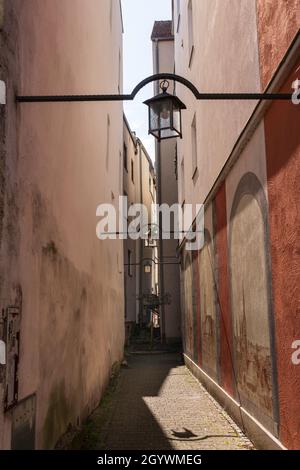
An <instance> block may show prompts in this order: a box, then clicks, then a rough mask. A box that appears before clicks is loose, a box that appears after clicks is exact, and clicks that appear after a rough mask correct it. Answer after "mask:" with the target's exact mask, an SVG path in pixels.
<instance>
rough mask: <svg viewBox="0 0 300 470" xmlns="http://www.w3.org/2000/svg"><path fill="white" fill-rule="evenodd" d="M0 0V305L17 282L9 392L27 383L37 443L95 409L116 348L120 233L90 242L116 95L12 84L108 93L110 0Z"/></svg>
mask: <svg viewBox="0 0 300 470" xmlns="http://www.w3.org/2000/svg"><path fill="white" fill-rule="evenodd" d="M6 6H7V9H8V15H7V17H6V18H7V22H5V25H4V28H5V29H6V33H7V37H8V41H10V42H11V44H13V50H14V55H13V56H12V55H10V52H9V48H8V47H7V49H3V51H2V54H3V55H4V57H5V60H6V61H7V64H8V73H7V75H8V110H9V112H7V116H6V119H7V127H6V165H7V168H6V181H5V188H6V205H5V214H4V230H3V240H2V245H1V286H0V287H1V298H2V299H5V300H4V305H2V306H3V307H5V306H6V305H7V303H12V302H13V301H14V299H13V292H14V286H15V285H17V286H19V287H20V289H21V290H22V294H23V304H22V324H21V354H20V370H19V399H22V398H24V397H26V396H28V395H30V394H32V393H36V396H37V419H36V446H37V447H38V448H51V447H53V445H54V444H55V442H56V440H57V439H58V438H59V436H60V434H62V433H63V432H64V431H65V430H66V428H67V426H68V424H69V423H70V424H72V425H74V424H76V423H77V422H80V421H81V420H82V419H84V418H85V417H86V416H87V414H88V413H89V412H91V411H92V409H93V408H95V406H96V405H97V403H98V402H99V400H100V397H101V395H102V393H103V390H104V388H105V386H106V384H107V382H108V379H109V374H110V369H111V367H112V365H113V364H114V363H115V362H116V361H119V360H121V359H122V355H123V342H124V321H123V249H122V242H121V241H102V242H101V241H99V240H98V239H97V238H96V223H97V219H96V215H95V214H96V208H97V206H98V204H100V203H101V202H105V203H108V202H112V203H114V204H117V203H118V195H119V193H120V190H121V187H120V186H121V185H120V181H121V180H122V179H121V177H120V155H121V154H122V147H123V142H122V105H121V104H117V103H114V104H111V103H73V104H63V103H61V104H59V103H53V104H23V105H17V108H16V105H15V103H14V93H15V92H17V93H18V94H64V93H66V94H76V93H80V94H82V93H117V90H118V79H117V77H118V76H119V70H118V69H119V52H122V34H121V31H122V25H121V16H120V5H119V1H118V0H113V2H112V11H111V10H110V2H109V1H108V0H105V1H103V0H101V1H100V0H89V2H84V1H82V0H73V1H72V5H70V2H69V1H68V0H43V2H41V1H40V0H27V1H26V2H23V1H21V0H14V1H10V2H6ZM110 17H111V18H112V20H111V22H110ZM6 46H7V44H6ZM111 77H116V78H115V80H112V78H111ZM108 123H110V124H109V126H108ZM4 273H5V276H4ZM3 419H4V418H3V416H2V410H1V411H0V426H1V427H2V429H4V432H3V433H2V434H1V438H0V439H1V441H0V447H1V448H9V446H10V427H11V414H10V413H7V414H6V415H5V419H4V421H3Z"/></svg>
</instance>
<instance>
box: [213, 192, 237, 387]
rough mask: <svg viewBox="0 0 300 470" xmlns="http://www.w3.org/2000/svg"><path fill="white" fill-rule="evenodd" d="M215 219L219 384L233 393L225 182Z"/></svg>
mask: <svg viewBox="0 0 300 470" xmlns="http://www.w3.org/2000/svg"><path fill="white" fill-rule="evenodd" d="M215 221H216V234H215V240H216V253H217V260H216V262H217V270H218V297H219V298H218V300H219V306H220V314H221V325H220V327H221V328H220V329H221V345H220V354H221V357H220V363H221V364H220V365H221V385H222V386H223V387H224V388H225V390H226V391H227V392H228V393H229V394H231V395H233V381H232V378H233V365H232V364H233V363H232V351H231V345H232V328H231V313H230V299H229V291H230V289H229V276H228V241H227V210H226V187H225V183H223V184H222V186H221V187H220V189H219V191H218V193H217V195H216V198H215Z"/></svg>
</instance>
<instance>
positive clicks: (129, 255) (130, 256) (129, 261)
mask: <svg viewBox="0 0 300 470" xmlns="http://www.w3.org/2000/svg"><path fill="white" fill-rule="evenodd" d="M128 276H130V277H132V253H131V250H128Z"/></svg>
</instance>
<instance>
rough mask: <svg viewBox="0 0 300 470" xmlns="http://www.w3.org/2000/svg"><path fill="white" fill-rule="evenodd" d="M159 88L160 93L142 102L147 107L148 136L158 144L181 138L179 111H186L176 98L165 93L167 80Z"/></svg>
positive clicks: (167, 84) (167, 86)
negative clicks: (150, 135)
mask: <svg viewBox="0 0 300 470" xmlns="http://www.w3.org/2000/svg"><path fill="white" fill-rule="evenodd" d="M160 88H161V89H162V93H160V94H159V95H157V96H154V98H151V99H149V100H147V101H145V102H144V104H146V105H147V106H149V134H152V135H153V136H154V137H155V138H156V139H157V140H158V141H159V142H160V141H161V140H165V139H172V138H174V137H180V138H182V120H181V110H182V109H186V106H185V104H184V103H182V101H180V99H179V98H178V97H177V96H174V95H170V94H169V93H168V92H167V90H168V88H169V82H168V81H167V80H164V81H163V82H162V83H161V85H160Z"/></svg>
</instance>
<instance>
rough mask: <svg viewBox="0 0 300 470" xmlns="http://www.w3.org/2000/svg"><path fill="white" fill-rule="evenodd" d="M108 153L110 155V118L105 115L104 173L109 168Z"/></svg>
mask: <svg viewBox="0 0 300 470" xmlns="http://www.w3.org/2000/svg"><path fill="white" fill-rule="evenodd" d="M109 153H110V116H109V114H108V115H107V123H106V161H105V166H106V171H108V167H109Z"/></svg>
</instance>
